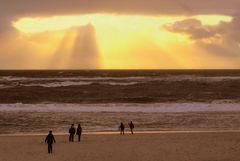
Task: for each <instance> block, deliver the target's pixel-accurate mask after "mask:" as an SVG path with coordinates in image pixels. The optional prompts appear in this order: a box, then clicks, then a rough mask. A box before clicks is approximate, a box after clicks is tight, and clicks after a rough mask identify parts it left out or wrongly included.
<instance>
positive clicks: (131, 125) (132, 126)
mask: <svg viewBox="0 0 240 161" xmlns="http://www.w3.org/2000/svg"><path fill="white" fill-rule="evenodd" d="M128 125H129V128H130V130H131V133H132V134H133V129H134V124H133V123H132V121H131V122H130V123H129V124H128Z"/></svg>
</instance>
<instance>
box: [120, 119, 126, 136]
mask: <svg viewBox="0 0 240 161" xmlns="http://www.w3.org/2000/svg"><path fill="white" fill-rule="evenodd" d="M119 129H120V135H124V129H125V126H124V125H123V123H122V122H121V124H120V126H119Z"/></svg>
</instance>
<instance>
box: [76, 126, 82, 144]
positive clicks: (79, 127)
mask: <svg viewBox="0 0 240 161" xmlns="http://www.w3.org/2000/svg"><path fill="white" fill-rule="evenodd" d="M77 135H78V142H80V141H81V135H82V127H81V125H80V124H78V127H77Z"/></svg>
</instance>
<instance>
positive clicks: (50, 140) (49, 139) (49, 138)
mask: <svg viewBox="0 0 240 161" xmlns="http://www.w3.org/2000/svg"><path fill="white" fill-rule="evenodd" d="M45 143H47V144H48V153H49V154H50V153H52V144H53V143H56V141H55V138H54V136H53V134H52V131H49V134H48V135H47V137H46V139H45Z"/></svg>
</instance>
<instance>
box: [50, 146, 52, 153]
mask: <svg viewBox="0 0 240 161" xmlns="http://www.w3.org/2000/svg"><path fill="white" fill-rule="evenodd" d="M50 153H52V144H51V145H50Z"/></svg>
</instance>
